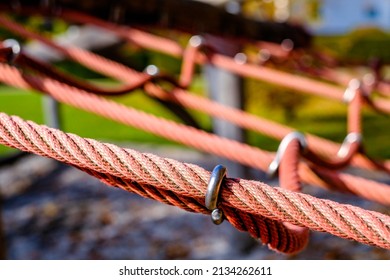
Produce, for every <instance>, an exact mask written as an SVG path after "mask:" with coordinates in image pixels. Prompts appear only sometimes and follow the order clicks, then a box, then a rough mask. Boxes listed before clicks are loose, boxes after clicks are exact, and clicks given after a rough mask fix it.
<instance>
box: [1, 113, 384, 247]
mask: <svg viewBox="0 0 390 280" xmlns="http://www.w3.org/2000/svg"><path fill="white" fill-rule="evenodd" d="M0 143H2V144H5V145H8V146H10V147H14V148H18V149H21V150H24V151H29V152H33V153H36V154H39V155H42V156H47V157H51V158H54V159H57V160H59V161H62V162H65V163H68V164H72V165H75V166H77V167H79V168H81V169H84V170H85V169H87V170H90V171H91V172H90V173H94V172H97V173H99V174H102V176H104V177H105V178H106V182H114V181H115V182H117V181H118V180H122V181H126V182H127V183H121V184H120V186H122V187H123V188H125V189H129V187H128V186H129V185H131V184H138V185H143V187H147V186H148V185H150V186H153V187H154V188H156V189H158V190H162V191H163V193H162V194H161V197H163V199H164V202H166V201H167V200H169V199H174V196H168V197H170V198H168V199H166V198H164V197H165V193H164V192H172V193H173V194H174V195H175V196H178V197H179V198H183V199H182V200H181V201H180V202H178V203H177V204H178V206H180V205H182V204H183V203H184V204H185V202H186V198H191V202H192V204H190V205H188V206H187V204H185V205H186V206H185V207H186V208H187V209H193V210H197V209H198V208H199V207H200V208H203V207H204V202H203V199H204V195H205V192H206V188H207V182H208V179H209V176H210V173H209V172H208V171H206V170H204V169H202V168H200V167H197V166H195V165H191V164H185V163H180V162H177V161H174V160H171V159H164V158H160V157H157V156H154V155H150V154H142V153H139V152H136V151H133V150H128V149H121V148H119V147H116V146H114V145H110V144H102V143H99V142H97V141H94V140H91V139H83V138H81V137H78V136H76V135H73V134H66V133H63V132H61V131H58V130H55V129H50V128H47V127H45V126H39V125H37V124H34V123H32V122H24V121H23V120H21V119H20V118H18V117H10V116H8V115H6V114H3V113H1V114H0ZM135 188H137V185H136V186H135ZM142 192H147V191H146V190H144V191H139V193H142ZM149 196H151V195H149ZM172 203H175V202H174V200H173V201H170V204H172ZM175 205H176V204H175ZM193 205H198V206H197V207H198V208H197V207H196V206H193ZM221 207H222V209H223V211H224V212H225V213H227V215H228V216H229V217H230V216H234V214H236V215H242V214H243V215H244V216H245V215H254V216H256V217H259V216H262V217H264V218H266V219H262V221H263V223H260V222H258V220H257V219H256V220H255V221H256V222H255V221H253V220H252V221H253V222H252V225H256V224H257V225H258V226H259V227H257V228H256V229H251V230H252V231H254V230H257V233H258V234H257V235H260V236H262V239H264V240H267V238H266V237H265V236H266V235H267V234H266V232H267V233H269V234H268V235H267V236H268V237H269V238H272V236H273V234H272V233H271V232H270V231H266V230H265V227H267V229H271V227H268V226H269V224H267V222H265V221H268V220H267V219H271V220H273V221H282V222H289V223H292V224H294V225H297V226H301V227H308V228H310V229H312V230H317V231H324V232H328V233H331V234H334V235H337V236H339V237H342V238H347V239H352V240H356V241H359V242H361V243H365V244H369V245H376V246H379V247H382V248H386V249H390V217H389V216H387V215H384V214H380V213H377V212H373V211H367V210H364V209H361V208H358V207H354V206H350V205H343V204H339V203H336V202H332V201H328V200H322V199H317V198H314V197H311V196H309V195H305V194H300V193H294V192H291V191H288V190H284V189H279V188H272V187H269V186H267V185H265V184H263V183H260V182H255V181H247V180H241V179H226V180H225V181H224V186H223V187H222V192H221ZM237 211H239V212H237ZM202 212H204V209H203V210H202ZM246 218H247V222H248V221H250V220H251V219H252V217H251V216H246ZM233 223H234V220H233ZM248 224H250V222H248ZM248 224H246V225H248ZM234 225H235V226H237V227H238V228H239V229H243V228H244V225H243V223H238V225H237V224H234ZM275 227H277V226H275ZM275 227H273V229H275ZM263 230H264V231H263ZM277 233H279V234H277ZM285 233H286V231H282V227H280V228H277V231H276V236H278V237H280V236H286V234H285ZM269 238H268V240H269ZM281 240H283V239H280V240H279V241H278V242H275V243H276V246H278V245H279V247H282V248H283V247H285V248H288V245H287V243H288V242H290V241H291V242H292V240H293V239H290V240H289V241H288V242H287V243H286V242H281ZM284 241H285V240H284ZM279 243H284V244H282V245H280V244H279ZM277 249H279V248H277Z"/></svg>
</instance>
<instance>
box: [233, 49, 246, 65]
mask: <svg viewBox="0 0 390 280" xmlns="http://www.w3.org/2000/svg"><path fill="white" fill-rule="evenodd" d="M247 61H248V57H247V56H246V54H244V53H242V52H239V53H236V55H235V56H234V62H235V63H237V64H240V65H243V64H245V63H247Z"/></svg>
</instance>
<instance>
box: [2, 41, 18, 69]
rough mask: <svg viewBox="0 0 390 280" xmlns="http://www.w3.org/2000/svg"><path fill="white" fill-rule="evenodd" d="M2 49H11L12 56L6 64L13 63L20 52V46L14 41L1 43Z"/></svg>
mask: <svg viewBox="0 0 390 280" xmlns="http://www.w3.org/2000/svg"><path fill="white" fill-rule="evenodd" d="M3 47H4V48H11V50H12V54H11V56H10V57H9V58H8V63H9V64H13V63H14V62H15V60H16V58H17V57H18V55H19V54H20V53H21V51H22V47H21V45H20V44H19V42H18V41H16V40H15V39H7V40H4V41H3Z"/></svg>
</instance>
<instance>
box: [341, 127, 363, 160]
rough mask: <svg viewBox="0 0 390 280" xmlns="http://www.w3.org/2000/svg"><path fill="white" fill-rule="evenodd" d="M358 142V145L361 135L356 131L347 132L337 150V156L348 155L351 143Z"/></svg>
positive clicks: (360, 141)
mask: <svg viewBox="0 0 390 280" xmlns="http://www.w3.org/2000/svg"><path fill="white" fill-rule="evenodd" d="M356 142H357V143H358V144H359V145H360V144H361V143H362V135H361V134H360V133H357V132H351V133H349V134H348V135H347V136H346V137H345V138H344V141H343V144H341V147H340V149H339V151H338V152H337V156H338V157H341V158H344V157H346V156H347V155H348V152H349V149H351V145H352V144H354V143H356Z"/></svg>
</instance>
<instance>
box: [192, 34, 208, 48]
mask: <svg viewBox="0 0 390 280" xmlns="http://www.w3.org/2000/svg"><path fill="white" fill-rule="evenodd" d="M188 43H189V45H190V46H191V47H194V48H199V47H200V46H202V45H204V43H205V39H204V38H203V37H202V36H200V35H194V36H192V37H191V38H190V40H189V41H188Z"/></svg>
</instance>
